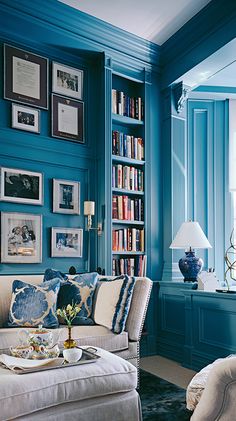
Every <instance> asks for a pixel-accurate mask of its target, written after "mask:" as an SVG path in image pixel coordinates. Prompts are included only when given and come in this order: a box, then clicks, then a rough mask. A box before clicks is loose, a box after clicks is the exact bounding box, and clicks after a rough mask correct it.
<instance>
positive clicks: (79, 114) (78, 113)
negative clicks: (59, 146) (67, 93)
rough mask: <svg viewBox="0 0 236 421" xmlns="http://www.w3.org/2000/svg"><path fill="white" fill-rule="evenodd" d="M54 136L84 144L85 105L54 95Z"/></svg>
mask: <svg viewBox="0 0 236 421" xmlns="http://www.w3.org/2000/svg"><path fill="white" fill-rule="evenodd" d="M52 136H54V137H61V138H62V139H68V140H75V141H76V142H80V143H84V103H83V102H81V101H76V100H74V99H69V98H66V97H63V96H59V95H52Z"/></svg>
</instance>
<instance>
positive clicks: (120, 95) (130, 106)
mask: <svg viewBox="0 0 236 421" xmlns="http://www.w3.org/2000/svg"><path fill="white" fill-rule="evenodd" d="M112 112H113V114H119V115H123V116H126V117H131V118H135V119H137V120H140V121H142V120H143V116H144V105H143V100H142V98H141V97H140V96H139V97H137V98H135V97H130V96H128V95H126V94H125V93H124V92H123V91H117V90H116V89H112Z"/></svg>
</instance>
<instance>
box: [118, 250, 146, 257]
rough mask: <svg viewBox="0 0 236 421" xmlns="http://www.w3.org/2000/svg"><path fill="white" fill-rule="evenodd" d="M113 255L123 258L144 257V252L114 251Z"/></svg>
mask: <svg viewBox="0 0 236 421" xmlns="http://www.w3.org/2000/svg"><path fill="white" fill-rule="evenodd" d="M112 255H113V256H114V255H121V256H144V255H145V252H144V251H112Z"/></svg>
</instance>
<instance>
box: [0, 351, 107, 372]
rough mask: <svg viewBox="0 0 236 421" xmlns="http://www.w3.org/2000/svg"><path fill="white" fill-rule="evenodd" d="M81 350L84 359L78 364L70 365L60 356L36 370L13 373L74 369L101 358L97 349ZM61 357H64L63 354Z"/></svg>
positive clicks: (18, 369)
mask: <svg viewBox="0 0 236 421" xmlns="http://www.w3.org/2000/svg"><path fill="white" fill-rule="evenodd" d="M81 349H82V357H81V358H80V360H79V361H77V362H76V363H68V362H66V361H65V360H64V358H63V356H59V357H58V358H57V359H53V361H52V362H51V363H49V364H47V365H43V366H40V367H34V368H24V369H22V368H18V367H15V368H14V370H12V371H13V372H14V373H16V374H28V373H36V372H41V371H46V370H55V369H58V368H66V367H73V366H77V365H82V364H88V363H94V362H96V361H97V360H98V359H99V358H101V357H100V356H99V355H97V354H96V351H97V350H96V348H92V347H91V348H90V347H89V348H88V349H84V348H81ZM60 355H62V353H61V354H60ZM2 367H4V368H6V369H7V370H9V369H8V368H7V367H5V366H4V365H2Z"/></svg>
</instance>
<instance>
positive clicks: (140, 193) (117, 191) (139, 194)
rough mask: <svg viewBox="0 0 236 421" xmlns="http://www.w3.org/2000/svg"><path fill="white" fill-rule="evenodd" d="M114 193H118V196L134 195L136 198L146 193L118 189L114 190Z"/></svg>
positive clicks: (114, 188)
mask: <svg viewBox="0 0 236 421" xmlns="http://www.w3.org/2000/svg"><path fill="white" fill-rule="evenodd" d="M112 192H113V193H118V194H126V195H130V194H131V195H134V196H143V195H144V192H143V191H138V190H125V189H118V188H116V187H113V188H112Z"/></svg>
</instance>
